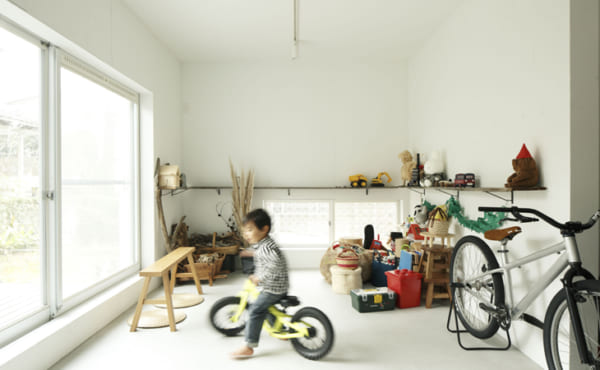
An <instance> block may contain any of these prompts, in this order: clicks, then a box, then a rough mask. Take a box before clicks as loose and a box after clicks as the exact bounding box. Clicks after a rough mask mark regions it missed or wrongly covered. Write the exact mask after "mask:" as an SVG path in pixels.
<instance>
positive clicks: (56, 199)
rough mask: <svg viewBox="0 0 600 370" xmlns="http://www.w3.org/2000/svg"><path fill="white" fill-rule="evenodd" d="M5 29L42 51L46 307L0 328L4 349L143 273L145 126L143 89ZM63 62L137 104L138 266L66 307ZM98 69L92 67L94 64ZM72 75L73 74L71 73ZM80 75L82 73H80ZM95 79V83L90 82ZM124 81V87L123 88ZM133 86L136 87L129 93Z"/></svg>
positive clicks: (5, 23) (0, 24)
mask: <svg viewBox="0 0 600 370" xmlns="http://www.w3.org/2000/svg"><path fill="white" fill-rule="evenodd" d="M0 28H2V29H4V30H6V31H7V32H10V33H12V34H14V35H15V36H17V37H19V38H21V39H23V40H24V41H27V42H29V43H31V44H32V45H34V46H36V47H39V48H40V68H41V73H40V105H41V106H40V115H41V116H40V134H39V135H40V143H39V151H40V154H39V156H40V159H39V161H40V162H39V166H40V170H39V177H40V179H39V184H40V187H39V188H40V192H39V195H38V196H39V200H40V218H41V225H40V231H39V235H40V244H39V248H40V252H39V254H40V280H41V281H40V284H41V292H40V294H41V295H42V297H41V307H40V308H39V309H36V310H34V311H32V312H31V313H30V314H28V315H27V316H24V317H23V318H21V319H19V321H16V322H13V323H10V324H9V325H7V326H6V327H3V328H0V347H1V346H4V345H6V344H8V343H10V342H11V341H14V340H15V339H17V338H18V337H21V336H23V335H25V334H27V333H28V332H30V331H32V330H34V329H35V328H37V327H39V326H41V325H43V324H45V323H47V322H49V321H51V320H52V319H53V318H55V317H56V316H60V315H61V314H63V313H65V312H67V311H68V310H70V309H72V308H74V307H76V306H78V305H80V304H82V303H83V302H84V301H87V300H89V299H90V298H91V297H93V296H94V295H96V294H98V293H100V292H102V291H104V290H106V289H108V288H110V287H113V286H115V285H116V284H118V283H120V282H122V281H124V280H125V279H126V278H129V277H131V276H134V275H135V274H136V273H137V272H138V271H139V270H140V268H141V260H142V258H141V257H142V254H141V232H142V231H141V227H142V225H141V222H140V221H141V217H142V215H141V190H142V189H141V145H140V140H141V125H140V117H141V112H140V97H141V94H142V93H141V92H140V91H139V89H137V88H134V87H133V86H131V83H128V82H125V80H124V79H123V78H122V77H119V76H118V75H117V74H115V73H110V72H106V71H101V70H99V69H98V68H97V67H94V66H92V64H91V63H88V62H85V61H82V60H80V59H77V58H75V57H73V56H72V55H70V54H69V53H67V52H66V51H64V50H61V49H60V48H58V47H57V46H54V45H51V44H49V43H48V42H46V41H45V40H43V39H42V38H40V37H38V36H37V35H35V34H33V33H30V32H29V31H28V30H26V29H24V28H22V27H20V26H18V25H16V24H14V23H12V22H11V21H10V20H7V19H6V18H4V17H2V16H0ZM62 58H69V60H71V61H75V62H76V63H78V65H77V66H78V67H79V68H80V70H81V71H85V73H87V74H88V76H84V77H86V78H88V79H91V80H92V81H93V82H94V83H97V84H100V85H102V86H104V87H107V88H109V89H110V90H111V91H113V92H116V93H117V94H119V95H121V96H123V97H125V98H126V99H128V100H130V101H132V103H133V104H132V109H131V119H132V125H131V130H132V132H131V133H132V143H131V149H132V153H131V157H130V160H131V168H132V172H133V173H132V174H131V194H130V196H131V197H132V205H131V207H132V209H131V211H132V221H131V227H132V230H131V233H132V243H133V246H132V249H131V253H133V260H134V261H133V263H132V264H131V265H129V266H126V267H124V268H122V269H120V270H119V271H117V272H115V273H113V274H111V275H110V276H108V277H106V278H104V279H101V280H99V281H96V283H94V284H92V286H90V287H88V288H87V289H85V290H84V291H82V292H80V293H77V294H75V295H73V296H71V297H69V298H68V299H65V300H64V301H63V300H62V299H61V296H60V293H61V292H60V290H61V289H60V281H61V276H60V274H61V269H60V263H61V259H60V245H61V244H60V242H61V236H60V233H61V226H62V219H61V209H60V204H61V184H60V179H61V176H60V175H61V172H60V168H61V164H60V158H61V156H60V154H61V151H60V149H61V146H60V144H61V143H60V68H61V66H62V64H61V63H62V61H64V59H62ZM92 63H93V62H92ZM69 69H70V70H72V68H69ZM75 73H79V71H75ZM89 76H91V77H92V78H90V77H89ZM121 81H123V82H121ZM130 86H131V87H130Z"/></svg>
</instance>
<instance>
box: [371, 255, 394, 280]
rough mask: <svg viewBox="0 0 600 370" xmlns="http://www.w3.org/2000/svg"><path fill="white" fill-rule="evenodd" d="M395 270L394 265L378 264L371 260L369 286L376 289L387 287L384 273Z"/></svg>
mask: <svg viewBox="0 0 600 370" xmlns="http://www.w3.org/2000/svg"><path fill="white" fill-rule="evenodd" d="M395 268H396V265H390V264H388V263H385V262H380V261H377V260H375V259H373V265H372V269H371V284H373V285H374V286H376V287H385V286H387V277H386V275H385V272H386V271H390V270H393V269H395Z"/></svg>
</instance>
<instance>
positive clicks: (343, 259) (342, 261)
mask: <svg viewBox="0 0 600 370" xmlns="http://www.w3.org/2000/svg"><path fill="white" fill-rule="evenodd" d="M335 262H336V263H337V265H338V266H339V267H341V268H343V269H348V270H354V269H355V268H357V267H358V254H357V253H356V252H355V251H354V249H352V248H343V249H342V251H341V252H340V253H339V254H338V255H337V257H336V258H335Z"/></svg>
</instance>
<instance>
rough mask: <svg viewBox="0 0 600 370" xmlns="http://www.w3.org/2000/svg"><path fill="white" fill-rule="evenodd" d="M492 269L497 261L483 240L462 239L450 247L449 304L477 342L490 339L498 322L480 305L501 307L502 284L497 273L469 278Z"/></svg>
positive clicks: (502, 296)
mask: <svg viewBox="0 0 600 370" xmlns="http://www.w3.org/2000/svg"><path fill="white" fill-rule="evenodd" d="M495 268H498V261H497V260H496V257H494V254H493V253H492V250H491V249H490V247H489V246H488V245H487V244H486V243H485V242H484V241H483V240H481V239H479V238H477V237H475V236H465V237H463V238H461V239H460V240H459V241H458V243H456V246H454V250H453V252H452V258H451V261H450V283H451V285H450V286H451V287H452V288H451V292H452V300H453V304H454V305H455V308H456V313H457V315H458V318H459V319H460V322H461V323H462V324H463V326H464V327H465V329H466V330H467V331H468V332H469V333H470V334H471V335H473V336H475V337H477V338H480V339H486V338H490V337H491V336H493V335H494V334H496V332H497V331H498V328H499V327H500V323H499V321H498V319H497V318H495V317H494V316H493V315H491V314H490V312H489V311H485V310H483V309H482V308H481V305H480V303H482V302H483V303H484V304H485V303H488V304H493V305H495V306H501V305H504V283H503V282H502V276H501V274H500V273H498V274H492V275H485V276H483V277H481V278H478V279H475V280H473V278H475V277H476V276H478V275H480V274H482V273H485V272H486V271H489V270H492V269H495Z"/></svg>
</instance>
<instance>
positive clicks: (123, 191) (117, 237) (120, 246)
mask: <svg viewBox="0 0 600 370" xmlns="http://www.w3.org/2000/svg"><path fill="white" fill-rule="evenodd" d="M138 140H139V123H138V94H137V92H135V91H133V90H131V89H129V88H128V87H126V86H124V85H122V84H121V83H120V82H119V81H117V80H114V79H113V78H111V77H110V76H109V75H107V74H106V73H104V72H101V71H99V70H97V69H95V68H94V67H92V66H90V65H89V64H87V63H85V62H83V61H81V60H79V59H77V58H75V57H73V56H71V55H69V54H67V53H66V52H64V51H62V50H60V49H59V48H57V47H55V46H53V45H48V44H47V43H45V42H42V41H41V40H39V39H38V38H36V37H35V36H32V35H29V34H28V33H26V32H24V31H23V30H20V29H18V28H17V27H15V26H13V25H9V24H7V23H4V22H3V21H2V20H1V19H0V346H2V345H4V344H6V343H8V342H10V341H11V340H13V339H15V338H17V337H18V336H19V335H22V334H24V333H26V332H27V331H28V330H31V329H32V328H33V327H35V326H38V325H39V324H40V323H43V322H46V321H49V320H52V319H53V318H54V317H55V316H58V315H61V314H62V313H64V312H66V311H68V310H69V309H70V308H72V307H74V306H76V305H78V304H80V303H82V302H83V301H85V300H87V299H89V298H90V297H92V296H93V295H96V294H98V293H100V292H101V291H102V290H103V289H106V288H108V287H110V286H112V285H114V284H115V283H118V282H119V281H122V280H123V279H124V278H125V277H127V276H131V275H133V274H134V273H136V272H137V271H138V270H139V260H140V258H139V226H138V225H139V200H138V199H139V191H138V189H139V170H138V168H139V165H138V162H139V155H138V153H139V142H138Z"/></svg>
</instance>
